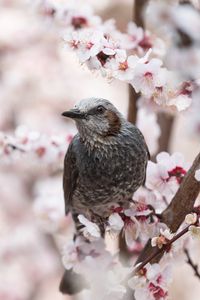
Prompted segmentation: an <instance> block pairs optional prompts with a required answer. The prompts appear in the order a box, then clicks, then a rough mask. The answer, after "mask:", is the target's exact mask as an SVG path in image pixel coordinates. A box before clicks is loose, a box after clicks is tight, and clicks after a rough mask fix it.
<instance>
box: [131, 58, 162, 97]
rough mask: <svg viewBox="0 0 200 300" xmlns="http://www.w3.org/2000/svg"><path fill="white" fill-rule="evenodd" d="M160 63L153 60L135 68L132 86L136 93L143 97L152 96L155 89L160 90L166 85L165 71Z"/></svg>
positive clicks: (157, 60)
mask: <svg viewBox="0 0 200 300" xmlns="http://www.w3.org/2000/svg"><path fill="white" fill-rule="evenodd" d="M161 66H162V61H161V60H159V59H156V58H153V59H152V60H150V61H149V62H147V63H146V64H141V65H138V66H137V67H136V68H135V72H134V76H133V80H131V84H132V85H133V87H134V89H135V90H136V92H139V91H141V92H142V93H143V94H144V95H151V94H153V92H154V90H155V88H161V87H162V86H164V85H165V83H166V70H165V69H163V68H161Z"/></svg>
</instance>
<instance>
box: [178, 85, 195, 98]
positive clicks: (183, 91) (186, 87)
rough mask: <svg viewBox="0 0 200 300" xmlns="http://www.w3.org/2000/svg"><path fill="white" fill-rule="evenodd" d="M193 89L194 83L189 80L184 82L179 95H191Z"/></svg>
mask: <svg viewBox="0 0 200 300" xmlns="http://www.w3.org/2000/svg"><path fill="white" fill-rule="evenodd" d="M192 90H193V86H192V83H191V82H189V81H185V82H183V84H182V86H181V89H180V91H179V95H186V96H191V94H192Z"/></svg>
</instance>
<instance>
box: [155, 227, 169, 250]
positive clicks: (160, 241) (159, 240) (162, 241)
mask: <svg viewBox="0 0 200 300" xmlns="http://www.w3.org/2000/svg"><path fill="white" fill-rule="evenodd" d="M173 236H174V234H172V233H171V232H170V231H169V229H165V230H164V231H163V230H162V229H160V235H159V236H158V237H153V238H152V239H151V245H152V247H156V246H157V247H158V248H159V249H161V248H162V247H163V245H166V244H167V243H168V241H169V240H171V239H172V238H173Z"/></svg>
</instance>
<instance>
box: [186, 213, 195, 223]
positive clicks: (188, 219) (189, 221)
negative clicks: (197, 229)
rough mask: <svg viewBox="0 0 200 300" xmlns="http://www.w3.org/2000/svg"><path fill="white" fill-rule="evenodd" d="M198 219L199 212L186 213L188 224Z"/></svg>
mask: <svg viewBox="0 0 200 300" xmlns="http://www.w3.org/2000/svg"><path fill="white" fill-rule="evenodd" d="M196 221H197V214H196V213H191V214H188V215H186V217H185V223H186V224H188V225H192V224H194V223H196Z"/></svg>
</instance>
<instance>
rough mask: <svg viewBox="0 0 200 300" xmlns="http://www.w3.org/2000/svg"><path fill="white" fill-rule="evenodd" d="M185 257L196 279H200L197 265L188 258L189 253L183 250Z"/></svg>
mask: <svg viewBox="0 0 200 300" xmlns="http://www.w3.org/2000/svg"><path fill="white" fill-rule="evenodd" d="M184 252H185V255H186V257H187V263H188V264H189V265H190V266H191V268H192V269H193V270H194V274H195V276H196V277H198V278H199V279H200V273H199V270H198V265H195V264H194V263H193V261H192V259H191V257H190V254H189V251H188V250H187V249H184Z"/></svg>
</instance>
